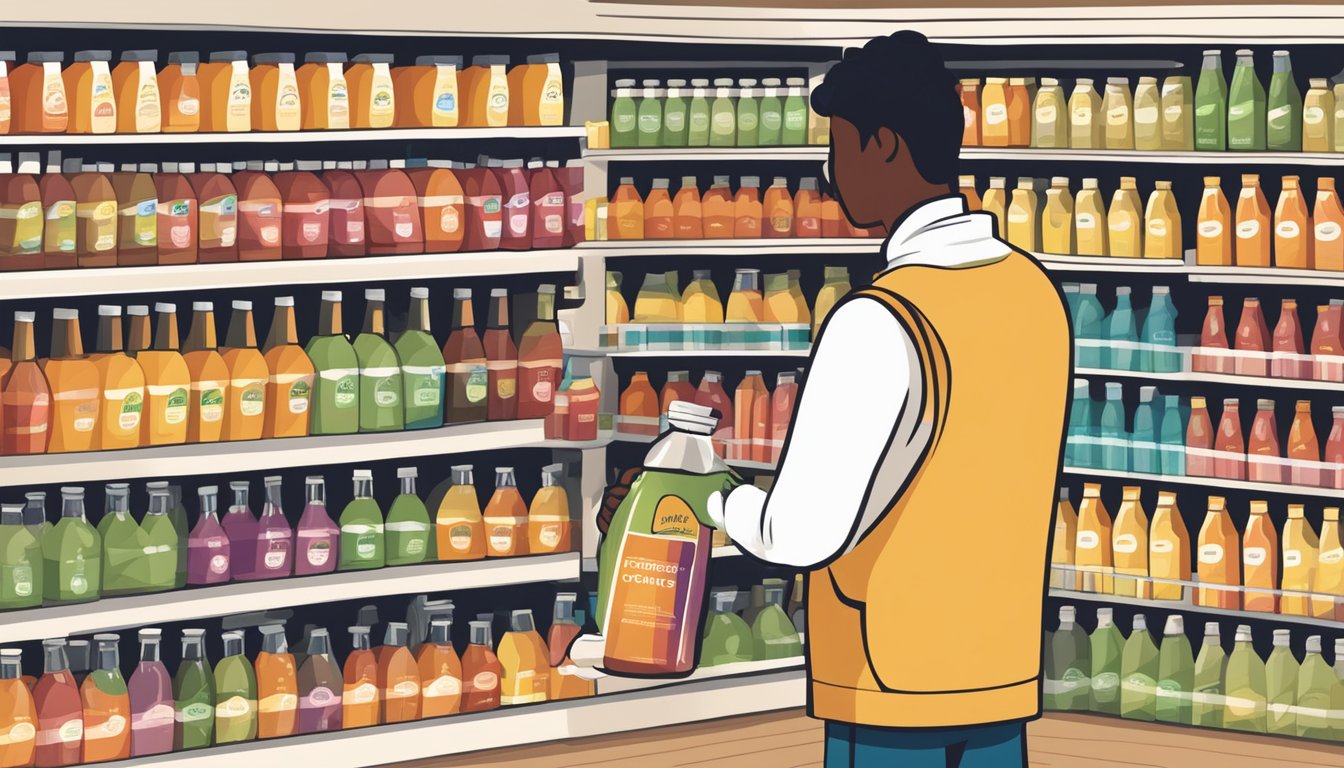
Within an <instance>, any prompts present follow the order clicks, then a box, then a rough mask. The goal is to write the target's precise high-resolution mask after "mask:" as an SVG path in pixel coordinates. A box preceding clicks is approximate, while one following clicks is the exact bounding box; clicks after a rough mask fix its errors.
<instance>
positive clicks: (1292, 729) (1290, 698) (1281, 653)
mask: <svg viewBox="0 0 1344 768" xmlns="http://www.w3.org/2000/svg"><path fill="white" fill-rule="evenodd" d="M1291 642H1292V633H1291V632H1290V631H1289V630H1286V629H1276V630H1274V650H1272V651H1270V653H1269V659H1268V660H1266V661H1265V715H1266V718H1265V731H1266V732H1267V733H1269V734H1270V735H1273V736H1296V735H1297V678H1298V673H1299V671H1300V669H1301V665H1300V664H1298V663H1297V657H1296V656H1294V655H1293V649H1292V647H1291Z"/></svg>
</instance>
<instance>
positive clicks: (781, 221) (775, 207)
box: [764, 176, 794, 238]
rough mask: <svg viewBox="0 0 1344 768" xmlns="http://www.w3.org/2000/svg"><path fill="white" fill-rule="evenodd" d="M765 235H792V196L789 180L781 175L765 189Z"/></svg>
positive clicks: (772, 236) (773, 236)
mask: <svg viewBox="0 0 1344 768" xmlns="http://www.w3.org/2000/svg"><path fill="white" fill-rule="evenodd" d="M764 205H765V221H764V224H765V226H764V229H765V233H764V234H765V236H766V237H771V238H776V237H792V236H793V227H794V206H793V198H792V197H791V196H790V195H789V182H788V181H786V180H785V179H784V177H783V176H776V177H775V180H774V182H772V183H771V184H770V188H769V189H767V190H766V191H765V203H764Z"/></svg>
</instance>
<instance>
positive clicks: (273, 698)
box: [257, 693, 299, 713]
mask: <svg viewBox="0 0 1344 768" xmlns="http://www.w3.org/2000/svg"><path fill="white" fill-rule="evenodd" d="M298 708H299V697H298V696H296V695H294V694H292V693H273V694H271V695H270V696H267V697H265V698H264V699H262V700H261V701H259V702H257V711H258V712H270V713H277V712H291V711H293V710H295V709H298Z"/></svg>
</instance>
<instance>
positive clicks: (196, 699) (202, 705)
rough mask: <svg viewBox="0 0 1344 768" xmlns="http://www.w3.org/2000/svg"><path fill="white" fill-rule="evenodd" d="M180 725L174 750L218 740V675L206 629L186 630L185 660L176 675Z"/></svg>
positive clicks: (176, 733) (204, 745)
mask: <svg viewBox="0 0 1344 768" xmlns="http://www.w3.org/2000/svg"><path fill="white" fill-rule="evenodd" d="M173 701H174V708H175V709H176V710H177V712H176V715H177V717H176V720H177V722H176V724H175V725H176V727H175V728H174V731H173V750H174V751H182V750H186V749H200V748H201V747H208V746H210V745H211V744H212V743H214V740H215V676H214V672H213V671H212V670H211V669H210V661H209V659H207V658H206V655H205V630H204V629H184V630H182V661H181V662H180V663H179V664H178V665H177V674H176V675H174V676H173Z"/></svg>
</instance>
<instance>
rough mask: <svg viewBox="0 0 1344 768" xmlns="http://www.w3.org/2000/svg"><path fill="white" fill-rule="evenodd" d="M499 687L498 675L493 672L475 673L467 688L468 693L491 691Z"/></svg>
mask: <svg viewBox="0 0 1344 768" xmlns="http://www.w3.org/2000/svg"><path fill="white" fill-rule="evenodd" d="M498 687H499V675H497V674H495V673H494V672H477V673H476V675H475V676H473V677H472V678H471V683H470V684H469V685H468V686H467V690H468V691H493V690H495V689H496V688H498Z"/></svg>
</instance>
